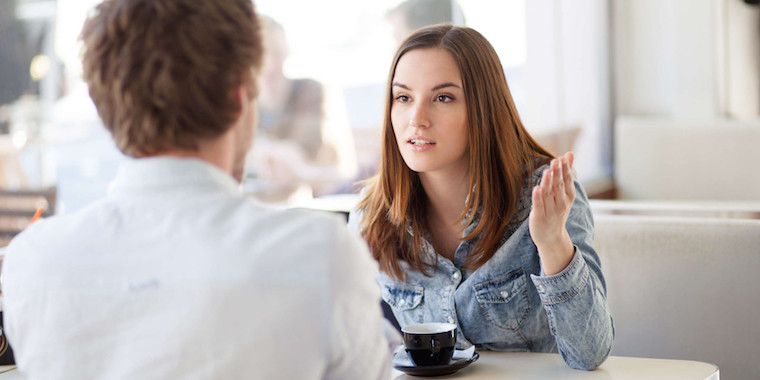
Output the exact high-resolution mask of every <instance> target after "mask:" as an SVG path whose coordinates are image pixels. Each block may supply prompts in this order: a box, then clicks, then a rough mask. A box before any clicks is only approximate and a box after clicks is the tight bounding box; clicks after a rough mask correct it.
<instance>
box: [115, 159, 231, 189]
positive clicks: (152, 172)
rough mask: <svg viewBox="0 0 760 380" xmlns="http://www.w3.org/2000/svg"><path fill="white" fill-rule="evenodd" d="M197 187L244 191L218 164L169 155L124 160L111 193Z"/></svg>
mask: <svg viewBox="0 0 760 380" xmlns="http://www.w3.org/2000/svg"><path fill="white" fill-rule="evenodd" d="M193 187H203V188H215V189H218V190H221V191H225V192H229V193H234V194H239V193H240V187H239V184H238V183H237V181H235V180H234V179H233V178H232V176H230V175H229V174H227V173H226V172H224V171H223V170H221V169H219V168H217V167H216V166H214V165H212V164H210V163H208V162H206V161H203V160H201V159H198V158H179V157H168V156H158V157H148V158H137V159H129V160H127V161H125V162H123V163H122V164H121V165H120V166H119V170H118V172H117V173H116V179H115V180H114V182H113V183H112V184H111V188H110V191H109V193H110V194H112V195H120V194H129V193H142V192H152V191H160V190H163V189H176V188H182V189H189V188H193Z"/></svg>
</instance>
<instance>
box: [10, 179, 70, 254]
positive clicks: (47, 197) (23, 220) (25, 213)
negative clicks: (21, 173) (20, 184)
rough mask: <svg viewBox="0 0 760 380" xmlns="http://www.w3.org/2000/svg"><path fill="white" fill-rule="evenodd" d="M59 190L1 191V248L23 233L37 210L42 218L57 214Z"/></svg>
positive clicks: (51, 188)
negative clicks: (56, 204)
mask: <svg viewBox="0 0 760 380" xmlns="http://www.w3.org/2000/svg"><path fill="white" fill-rule="evenodd" d="M57 194H58V190H57V188H56V187H55V186H53V187H48V188H44V189H24V190H9V189H0V247H2V246H5V245H7V244H8V242H10V240H11V239H12V238H13V237H14V236H16V235H17V234H18V233H19V232H21V231H22V230H23V229H24V228H26V226H28V225H29V222H30V221H31V220H32V217H33V216H34V214H35V212H36V211H37V208H39V207H42V208H43V212H42V217H47V216H51V215H53V214H55V203H56V197H57Z"/></svg>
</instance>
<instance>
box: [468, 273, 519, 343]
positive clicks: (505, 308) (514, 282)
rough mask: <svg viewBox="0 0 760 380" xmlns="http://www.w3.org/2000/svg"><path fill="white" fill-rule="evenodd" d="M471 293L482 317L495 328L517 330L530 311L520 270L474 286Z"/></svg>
mask: <svg viewBox="0 0 760 380" xmlns="http://www.w3.org/2000/svg"><path fill="white" fill-rule="evenodd" d="M473 291H474V292H475V297H476V299H477V300H478V305H479V306H480V309H481V311H482V312H483V316H484V317H485V319H486V320H487V321H488V323H490V324H491V325H493V326H495V327H498V328H501V329H507V330H517V329H518V328H519V327H520V324H521V323H522V322H523V320H524V319H525V317H526V316H527V315H528V312H529V311H530V304H529V302H528V284H527V280H526V279H525V271H524V270H523V269H522V268H520V269H517V270H514V271H512V272H509V273H507V274H506V275H503V276H499V277H496V278H493V279H490V280H488V281H484V282H481V283H478V284H475V285H473Z"/></svg>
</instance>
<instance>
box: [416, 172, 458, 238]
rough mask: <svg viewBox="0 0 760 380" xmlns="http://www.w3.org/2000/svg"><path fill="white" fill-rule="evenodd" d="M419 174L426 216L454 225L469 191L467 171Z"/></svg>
mask: <svg viewBox="0 0 760 380" xmlns="http://www.w3.org/2000/svg"><path fill="white" fill-rule="evenodd" d="M419 176H420V182H421V183H422V188H423V189H424V190H425V195H426V197H427V201H428V218H435V219H437V220H438V221H439V222H444V223H445V224H446V225H455V224H456V223H457V221H458V220H459V218H460V217H461V216H462V211H463V210H464V207H465V201H466V200H467V195H468V194H469V191H470V188H469V187H470V180H469V176H468V175H467V173H463V174H460V175H441V174H438V173H420V175H419Z"/></svg>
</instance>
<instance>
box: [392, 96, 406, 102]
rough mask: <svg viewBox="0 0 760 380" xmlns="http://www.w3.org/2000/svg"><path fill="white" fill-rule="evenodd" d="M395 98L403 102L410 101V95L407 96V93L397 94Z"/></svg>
mask: <svg viewBox="0 0 760 380" xmlns="http://www.w3.org/2000/svg"><path fill="white" fill-rule="evenodd" d="M395 99H396V100H397V101H399V102H401V103H406V102H408V101H409V97H408V96H406V95H399V96H397V97H396V98H395Z"/></svg>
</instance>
